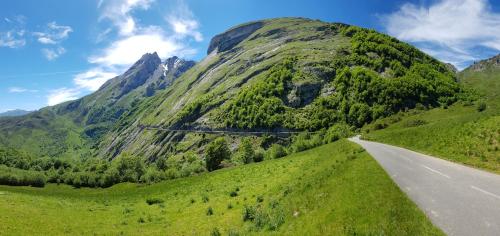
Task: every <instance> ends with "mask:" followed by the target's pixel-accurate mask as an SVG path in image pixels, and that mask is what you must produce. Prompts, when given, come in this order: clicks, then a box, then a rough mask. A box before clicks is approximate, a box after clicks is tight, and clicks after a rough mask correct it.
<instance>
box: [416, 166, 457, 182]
mask: <svg viewBox="0 0 500 236" xmlns="http://www.w3.org/2000/svg"><path fill="white" fill-rule="evenodd" d="M421 166H423V167H424V168H426V169H428V170H430V171H432V172H434V173H436V174H439V175H441V176H443V177H446V178H448V179H451V177H450V176H448V175H445V174H443V173H441V172H439V171H437V170H434V169H432V168H430V167H428V166H426V165H421Z"/></svg>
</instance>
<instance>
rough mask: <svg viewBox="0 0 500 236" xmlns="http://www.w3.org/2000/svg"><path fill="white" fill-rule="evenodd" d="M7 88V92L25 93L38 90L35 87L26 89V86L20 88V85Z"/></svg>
mask: <svg viewBox="0 0 500 236" xmlns="http://www.w3.org/2000/svg"><path fill="white" fill-rule="evenodd" d="M8 90H9V93H26V92H30V93H36V92H38V90H35V89H27V88H21V87H10V88H9V89H8Z"/></svg>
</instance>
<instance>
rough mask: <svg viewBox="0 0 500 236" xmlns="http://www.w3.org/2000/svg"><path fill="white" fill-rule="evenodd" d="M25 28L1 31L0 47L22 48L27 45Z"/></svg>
mask: <svg viewBox="0 0 500 236" xmlns="http://www.w3.org/2000/svg"><path fill="white" fill-rule="evenodd" d="M24 33H25V31H24V30H10V31H7V32H0V47H9V48H20V47H23V46H24V45H26V40H25V39H24V37H23V36H24Z"/></svg>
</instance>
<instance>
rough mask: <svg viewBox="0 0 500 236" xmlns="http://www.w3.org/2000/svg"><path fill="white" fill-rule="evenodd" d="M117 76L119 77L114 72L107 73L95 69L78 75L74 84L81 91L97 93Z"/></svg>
mask: <svg viewBox="0 0 500 236" xmlns="http://www.w3.org/2000/svg"><path fill="white" fill-rule="evenodd" d="M115 76H117V74H116V73H114V72H105V71H102V70H99V69H93V70H89V71H87V72H85V73H81V74H78V75H76V76H75V78H74V79H73V82H74V83H75V85H77V87H78V88H80V89H87V90H90V91H96V90H98V89H99V88H100V87H101V85H102V84H104V83H105V82H106V81H108V80H109V79H110V78H113V77H115Z"/></svg>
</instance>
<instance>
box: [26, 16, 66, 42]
mask: <svg viewBox="0 0 500 236" xmlns="http://www.w3.org/2000/svg"><path fill="white" fill-rule="evenodd" d="M71 32H73V29H72V28H71V27H70V26H64V25H58V24H57V23H56V22H55V21H53V22H50V23H48V24H47V29H46V30H45V31H44V32H34V33H33V35H35V36H36V37H37V38H38V42H40V43H42V44H57V43H60V42H61V41H63V40H65V39H67V38H68V37H69V34H70V33H71Z"/></svg>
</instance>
